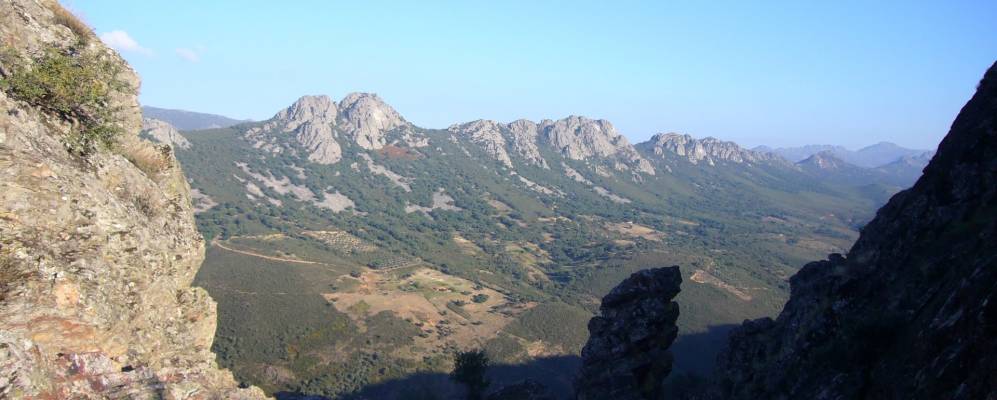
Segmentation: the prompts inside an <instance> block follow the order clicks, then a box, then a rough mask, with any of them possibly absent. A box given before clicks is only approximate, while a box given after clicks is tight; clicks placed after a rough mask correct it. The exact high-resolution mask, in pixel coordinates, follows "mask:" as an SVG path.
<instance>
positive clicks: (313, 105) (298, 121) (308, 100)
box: [246, 93, 417, 164]
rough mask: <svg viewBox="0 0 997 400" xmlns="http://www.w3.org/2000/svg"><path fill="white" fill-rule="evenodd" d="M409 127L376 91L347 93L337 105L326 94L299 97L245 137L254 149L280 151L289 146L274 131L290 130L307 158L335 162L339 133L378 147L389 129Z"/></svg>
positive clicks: (368, 147)
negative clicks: (304, 150)
mask: <svg viewBox="0 0 997 400" xmlns="http://www.w3.org/2000/svg"><path fill="white" fill-rule="evenodd" d="M408 126H411V125H410V124H409V123H408V122H407V121H405V119H404V118H402V117H401V115H399V114H398V112H397V111H395V109H393V108H391V106H389V105H387V104H386V103H385V102H384V101H383V100H381V98H380V97H378V96H377V95H376V94H372V93H350V94H348V95H347V96H346V97H345V98H343V100H342V101H340V102H339V103H338V104H337V103H336V102H334V101H332V99H330V98H329V96H325V95H320V96H302V97H301V98H299V99H298V100H297V101H295V102H294V103H293V104H291V105H290V106H289V107H287V108H285V109H284V110H281V111H280V112H278V113H277V114H276V115H274V117H273V118H271V119H269V120H267V121H266V122H264V123H262V124H261V125H259V126H256V127H254V128H251V129H250V130H248V131H247V132H246V138H247V139H248V140H250V141H252V142H253V145H254V146H255V147H256V148H260V149H264V150H267V151H270V152H273V153H280V152H284V151H289V150H290V149H289V148H288V147H287V146H285V145H284V143H283V142H282V141H281V138H280V137H279V136H280V135H274V133H275V132H280V133H290V134H292V135H293V137H294V139H295V140H296V141H297V142H298V144H300V145H301V146H303V147H304V148H305V149H306V150H307V152H308V154H307V156H308V160H309V161H312V162H315V163H318V164H335V163H337V162H339V160H340V159H342V155H343V151H342V147H341V145H342V144H341V143H340V142H339V139H340V136H341V135H340V134H342V136H343V137H342V139H344V140H349V141H350V142H352V143H354V144H356V145H357V146H359V147H360V148H363V149H366V150H377V149H380V148H382V147H384V146H385V145H386V144H387V142H388V140H387V134H388V132H390V131H392V130H394V129H397V128H400V127H408ZM410 136H411V135H410ZM410 139H411V140H415V139H412V138H410ZM416 139H417V138H416Z"/></svg>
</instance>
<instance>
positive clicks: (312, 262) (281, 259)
mask: <svg viewBox="0 0 997 400" xmlns="http://www.w3.org/2000/svg"><path fill="white" fill-rule="evenodd" d="M211 244H212V245H214V246H218V247H220V248H223V249H225V250H228V251H231V252H233V253H239V254H243V255H247V256H252V257H259V258H265V259H267V260H272V261H281V262H290V263H298V264H313V265H314V264H322V263H320V262H317V261H307V260H295V259H291V258H280V257H274V256H268V255H265V254H260V253H254V252H251V251H246V250H239V249H233V248H231V247H228V246H226V245H224V244H221V242H219V241H218V239H215V240H212V241H211ZM322 265H325V264H322Z"/></svg>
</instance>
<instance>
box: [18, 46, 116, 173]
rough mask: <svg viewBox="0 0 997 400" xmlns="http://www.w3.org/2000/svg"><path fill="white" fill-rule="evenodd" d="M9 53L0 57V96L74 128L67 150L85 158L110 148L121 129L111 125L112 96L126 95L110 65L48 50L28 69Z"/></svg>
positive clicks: (101, 59) (78, 54)
mask: <svg viewBox="0 0 997 400" xmlns="http://www.w3.org/2000/svg"><path fill="white" fill-rule="evenodd" d="M14 54H15V53H14V52H13V51H11V50H7V51H4V52H3V53H2V55H0V65H2V68H0V90H3V92H4V93H6V94H7V95H8V96H10V97H11V98H14V99H17V100H21V101H24V102H27V103H28V104H31V105H32V106H35V107H38V108H40V109H41V110H42V111H43V112H45V113H47V114H50V115H55V116H58V117H59V118H61V119H63V120H65V121H67V122H69V123H70V124H71V125H72V131H71V132H70V133H69V134H68V135H66V137H64V138H63V143H64V144H65V146H66V149H67V150H68V151H69V152H71V153H73V154H76V155H79V156H83V157H85V156H88V155H90V154H92V153H93V152H94V151H96V150H97V148H98V147H104V148H110V147H113V145H114V144H115V142H116V139H117V137H118V135H120V134H121V131H122V129H121V128H120V127H119V126H118V125H117V124H115V123H114V112H115V109H114V108H113V107H112V105H111V95H112V93H114V92H115V91H120V90H123V89H126V87H127V84H126V83H124V82H122V81H120V80H119V79H117V75H118V72H119V71H120V69H121V67H120V65H118V64H117V63H115V62H114V61H112V60H109V59H107V58H106V57H101V56H100V55H96V54H91V53H89V52H83V51H78V50H76V49H72V48H70V49H65V50H64V49H57V48H49V49H47V50H46V51H45V52H44V53H43V54H42V55H41V56H40V57H37V58H36V59H34V60H33V61H32V62H31V63H29V64H28V65H23V64H22V63H21V62H19V60H18V58H17V57H16V56H15V55H14Z"/></svg>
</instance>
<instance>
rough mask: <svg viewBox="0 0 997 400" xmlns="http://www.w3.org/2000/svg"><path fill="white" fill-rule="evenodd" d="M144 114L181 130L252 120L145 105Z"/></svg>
mask: <svg viewBox="0 0 997 400" xmlns="http://www.w3.org/2000/svg"><path fill="white" fill-rule="evenodd" d="M142 116H143V117H146V118H153V119H158V120H161V121H166V122H168V123H169V124H170V125H173V126H174V127H175V128H177V129H179V130H181V131H194V130H200V129H215V128H228V127H230V126H232V125H238V124H241V123H243V122H251V121H250V120H238V119H234V118H229V117H225V116H221V115H215V114H205V113H199V112H193V111H184V110H171V109H167V108H159V107H151V106H143V107H142Z"/></svg>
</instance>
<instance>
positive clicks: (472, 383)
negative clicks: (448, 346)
mask: <svg viewBox="0 0 997 400" xmlns="http://www.w3.org/2000/svg"><path fill="white" fill-rule="evenodd" d="M488 362H489V361H488V355H487V354H485V352H484V351H483V350H469V351H461V352H458V353H457V354H456V355H454V367H453V372H451V373H450V379H452V380H454V381H455V382H458V383H460V384H462V385H464V386H465V387H467V398H468V400H480V399H481V398H482V396H483V395H484V393H485V389H487V388H488V385H489V384H491V382H489V381H488V379H487V378H485V373H486V372H487V371H488Z"/></svg>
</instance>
